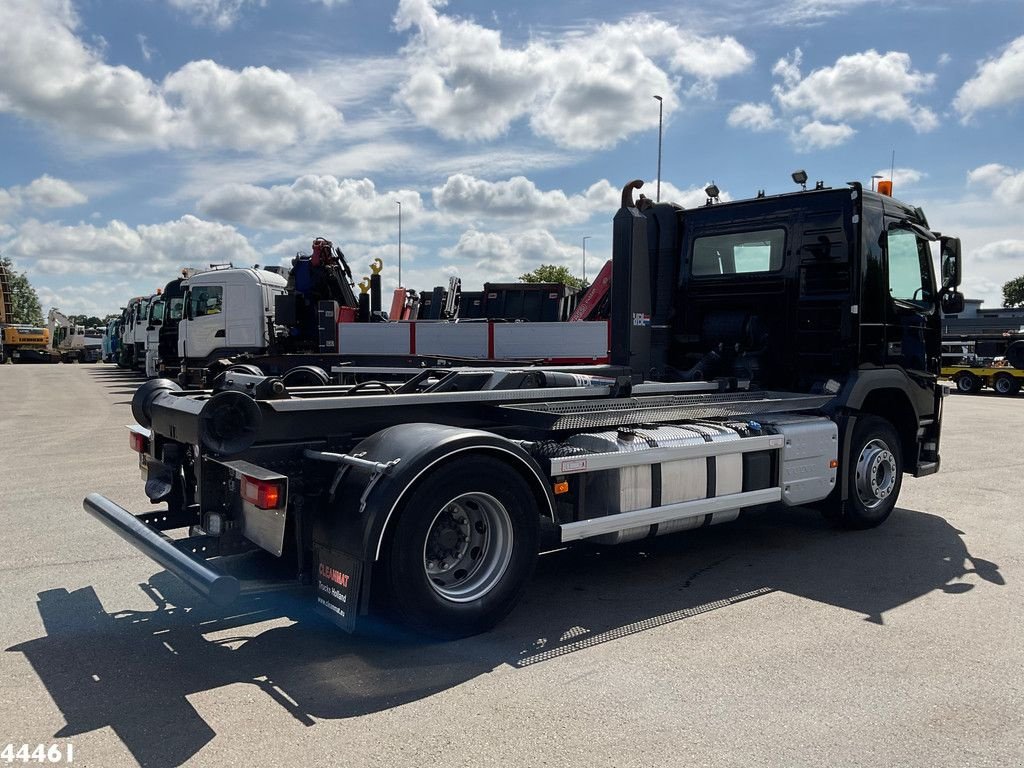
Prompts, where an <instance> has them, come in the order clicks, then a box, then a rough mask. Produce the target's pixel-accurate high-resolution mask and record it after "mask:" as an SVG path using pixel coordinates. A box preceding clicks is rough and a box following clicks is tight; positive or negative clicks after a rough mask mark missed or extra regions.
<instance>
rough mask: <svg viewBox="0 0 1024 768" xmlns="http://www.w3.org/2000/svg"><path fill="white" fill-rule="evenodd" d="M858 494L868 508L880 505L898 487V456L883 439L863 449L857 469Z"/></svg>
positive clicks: (869, 443) (871, 442) (870, 443)
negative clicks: (894, 454)
mask: <svg viewBox="0 0 1024 768" xmlns="http://www.w3.org/2000/svg"><path fill="white" fill-rule="evenodd" d="M855 484H856V487H857V495H858V496H859V497H860V500H861V502H862V503H863V504H864V506H865V507H867V508H868V509H873V508H875V507H878V506H880V505H881V504H882V503H883V502H885V500H886V499H887V498H889V496H890V495H892V492H893V490H895V488H896V457H895V456H893V454H892V451H891V450H889V446H887V445H886V444H885V443H884V442H883V441H882V440H878V439H875V440H871V441H869V442H868V443H867V445H865V446H864V448H863V449H861V452H860V456H859V457H858V459H857V469H856V482H855Z"/></svg>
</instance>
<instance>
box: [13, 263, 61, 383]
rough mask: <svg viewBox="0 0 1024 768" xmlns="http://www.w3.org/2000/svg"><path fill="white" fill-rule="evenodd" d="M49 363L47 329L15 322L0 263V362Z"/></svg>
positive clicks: (50, 360) (50, 358)
mask: <svg viewBox="0 0 1024 768" xmlns="http://www.w3.org/2000/svg"><path fill="white" fill-rule="evenodd" d="M8 360H10V361H11V362H14V363H49V362H52V355H51V353H50V329H49V328H43V327H40V326H36V325H26V324H23V323H15V322H14V300H13V295H12V292H11V280H10V275H9V274H8V272H7V269H6V268H5V267H4V265H3V264H0V363H5V362H7V361H8Z"/></svg>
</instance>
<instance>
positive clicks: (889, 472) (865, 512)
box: [839, 415, 903, 529]
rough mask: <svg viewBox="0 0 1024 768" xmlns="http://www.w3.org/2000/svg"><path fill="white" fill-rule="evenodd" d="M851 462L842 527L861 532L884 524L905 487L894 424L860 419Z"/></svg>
mask: <svg viewBox="0 0 1024 768" xmlns="http://www.w3.org/2000/svg"><path fill="white" fill-rule="evenodd" d="M848 461H849V462H850V465H849V488H848V491H849V498H848V499H847V502H846V508H845V510H844V512H843V514H842V516H841V517H840V518H839V522H840V524H842V525H843V526H844V527H846V528H857V529H863V528H874V527H875V526H877V525H881V524H882V523H883V522H885V520H886V518H888V517H889V515H890V514H891V513H892V510H893V508H894V507H895V506H896V499H897V497H899V494H900V487H901V486H902V484H903V456H902V449H901V446H900V438H899V435H898V434H896V430H895V429H894V428H893V426H892V424H890V423H889V422H888V421H886V420H885V419H882V418H879V417H878V416H871V415H864V416H860V417H859V418H858V419H857V424H856V425H855V426H854V428H853V440H852V441H851V444H850V456H849V458H848Z"/></svg>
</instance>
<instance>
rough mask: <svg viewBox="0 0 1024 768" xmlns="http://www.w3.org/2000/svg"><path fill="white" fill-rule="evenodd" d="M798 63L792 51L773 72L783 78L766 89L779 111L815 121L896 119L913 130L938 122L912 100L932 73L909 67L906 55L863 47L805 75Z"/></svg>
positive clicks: (927, 85) (932, 78) (928, 84)
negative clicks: (828, 65)
mask: <svg viewBox="0 0 1024 768" xmlns="http://www.w3.org/2000/svg"><path fill="white" fill-rule="evenodd" d="M799 65H800V57H799V50H798V51H796V55H794V57H793V58H792V59H790V60H786V59H781V60H780V61H779V62H778V63H777V64H776V65H775V69H774V70H773V72H775V73H776V74H778V75H780V76H781V77H782V80H783V81H782V83H781V84H776V85H775V86H774V87H773V89H772V92H773V93H774V95H775V98H776V100H777V101H778V103H779V105H780V106H781V107H782V108H783V109H786V110H789V111H791V112H794V113H802V114H807V115H809V116H810V117H812V118H814V119H817V120H822V119H824V120H832V121H848V120H881V121H884V122H894V121H897V120H901V121H904V122H906V123H908V124H910V125H911V126H912V127H913V128H914V129H915V130H916V131H919V132H921V131H929V130H932V129H933V128H935V127H937V126H938V117H937V116H936V115H935V113H934V112H932V111H931V110H930V109H928V108H927V107H923V106H920V105H918V104H916V103H915V102H914V101H913V97H914V96H915V95H916V94H919V93H922V92H924V91H926V90H928V89H929V88H930V87H931V86H932V85H933V84H934V82H935V75H933V74H927V73H923V72H919V71H917V70H914V69H912V68H911V63H910V56H909V55H907V54H906V53H901V52H898V51H889V52H888V53H884V54H880V53H878V52H877V51H875V50H867V51H864V52H862V53H855V54H851V55H849V56H840V57H839V58H838V59H836V63H835V64H834V65H833V66H830V67H822V68H820V69H816V70H814V71H813V72H811V73H810V74H808V75H807V76H806V77H802V76H801V75H800V70H799Z"/></svg>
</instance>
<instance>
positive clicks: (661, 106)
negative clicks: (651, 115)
mask: <svg viewBox="0 0 1024 768" xmlns="http://www.w3.org/2000/svg"><path fill="white" fill-rule="evenodd" d="M654 98H656V99H657V100H658V187H657V191H656V192H655V193H654V202H656V203H660V202H661V116H662V113H663V111H664V107H665V104H664V102H663V101H662V100H661V96H655V97H654Z"/></svg>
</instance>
